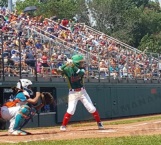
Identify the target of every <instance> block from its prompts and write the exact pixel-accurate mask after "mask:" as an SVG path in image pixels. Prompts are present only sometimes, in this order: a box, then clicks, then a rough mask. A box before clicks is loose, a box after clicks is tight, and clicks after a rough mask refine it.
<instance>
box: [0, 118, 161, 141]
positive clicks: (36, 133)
mask: <svg viewBox="0 0 161 145" xmlns="http://www.w3.org/2000/svg"><path fill="white" fill-rule="evenodd" d="M108 123H109V121H104V124H105V125H104V126H105V130H98V129H97V126H96V125H95V124H96V123H94V122H91V123H84V124H83V123H82V124H81V125H80V127H76V126H75V125H74V124H73V125H69V126H68V128H67V131H66V132H62V131H60V130H59V126H55V127H51V128H37V129H34V130H32V129H26V131H29V132H31V133H32V135H27V136H19V137H17V136H8V135H7V133H6V132H0V143H18V142H30V141H38V140H69V139H79V138H101V137H121V136H135V135H151V134H161V119H160V120H159V119H157V120H153V121H144V122H138V123H131V124H122V125H108Z"/></svg>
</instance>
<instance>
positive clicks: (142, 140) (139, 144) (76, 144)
mask: <svg viewBox="0 0 161 145" xmlns="http://www.w3.org/2000/svg"><path fill="white" fill-rule="evenodd" d="M1 145H11V144H1ZM12 145H14V144H12ZM18 145H161V135H153V136H130V137H119V138H99V139H96V138H95V139H76V140H65V141H39V142H29V143H18Z"/></svg>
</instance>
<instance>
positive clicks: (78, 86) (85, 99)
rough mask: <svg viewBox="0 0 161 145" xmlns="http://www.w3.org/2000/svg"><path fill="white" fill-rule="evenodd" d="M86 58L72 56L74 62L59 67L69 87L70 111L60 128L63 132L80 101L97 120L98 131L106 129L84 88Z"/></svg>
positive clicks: (70, 61) (69, 61)
mask: <svg viewBox="0 0 161 145" xmlns="http://www.w3.org/2000/svg"><path fill="white" fill-rule="evenodd" d="M84 62H85V60H84V58H83V56H82V55H79V54H77V55H74V56H72V60H68V62H67V63H66V64H64V65H63V66H61V67H59V70H60V71H61V72H62V74H64V75H65V76H66V79H67V81H68V87H69V95H68V109H67V112H66V113H65V115H64V118H63V122H62V125H61V127H60V130H61V131H66V126H67V124H68V121H69V120H70V118H71V116H72V115H73V114H74V112H75V110H76V105H77V103H78V101H79V100H80V101H81V102H82V103H83V105H84V106H85V108H86V109H87V110H88V112H89V113H91V114H92V115H93V117H94V118H95V120H96V122H97V125H98V129H104V127H103V124H102V122H101V120H100V116H99V113H98V111H97V110H96V108H95V106H94V105H93V103H92V101H91V99H90V97H89V95H88V93H87V92H86V89H85V87H84V81H83V77H84V74H85V69H84Z"/></svg>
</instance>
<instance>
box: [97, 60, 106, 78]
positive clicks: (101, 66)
mask: <svg viewBox="0 0 161 145" xmlns="http://www.w3.org/2000/svg"><path fill="white" fill-rule="evenodd" d="M99 67H100V72H104V73H105V75H107V74H108V66H107V65H106V64H105V60H104V59H102V60H101V61H100V63H99Z"/></svg>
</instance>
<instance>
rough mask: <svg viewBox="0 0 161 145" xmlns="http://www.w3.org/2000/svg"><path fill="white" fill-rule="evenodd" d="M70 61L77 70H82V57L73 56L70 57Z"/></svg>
mask: <svg viewBox="0 0 161 145" xmlns="http://www.w3.org/2000/svg"><path fill="white" fill-rule="evenodd" d="M72 61H73V63H74V64H75V66H77V67H79V68H83V67H84V62H85V60H84V57H83V56H82V55H78V54H76V55H73V56H72Z"/></svg>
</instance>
